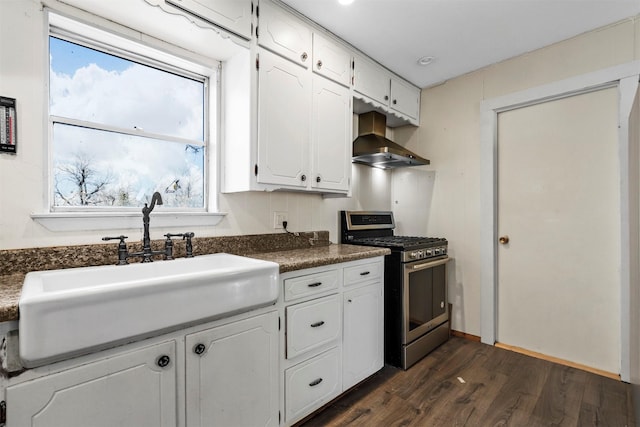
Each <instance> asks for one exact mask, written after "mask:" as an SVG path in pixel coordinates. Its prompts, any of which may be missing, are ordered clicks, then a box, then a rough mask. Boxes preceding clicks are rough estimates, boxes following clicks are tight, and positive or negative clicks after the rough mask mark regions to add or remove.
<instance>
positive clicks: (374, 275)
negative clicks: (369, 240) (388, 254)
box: [344, 262, 384, 286]
mask: <svg viewBox="0 0 640 427" xmlns="http://www.w3.org/2000/svg"><path fill="white" fill-rule="evenodd" d="M383 272H384V263H383V262H372V263H369V264H360V265H355V266H353V267H346V268H345V269H344V285H345V286H349V285H353V284H355V283H360V282H365V281H370V280H379V279H381V278H382V274H383Z"/></svg>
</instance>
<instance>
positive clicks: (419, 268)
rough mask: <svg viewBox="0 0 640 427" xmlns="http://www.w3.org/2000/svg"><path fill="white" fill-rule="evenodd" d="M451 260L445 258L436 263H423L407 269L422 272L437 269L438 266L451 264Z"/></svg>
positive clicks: (409, 266) (410, 265)
mask: <svg viewBox="0 0 640 427" xmlns="http://www.w3.org/2000/svg"><path fill="white" fill-rule="evenodd" d="M449 260H450V258H444V259H439V260H436V261H429V262H423V263H421V264H413V265H412V264H409V265H407V267H408V268H410V269H411V270H422V269H425V268H431V267H437V266H438V265H442V264H446V263H448V262H449Z"/></svg>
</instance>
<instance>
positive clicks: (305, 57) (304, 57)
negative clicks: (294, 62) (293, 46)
mask: <svg viewBox="0 0 640 427" xmlns="http://www.w3.org/2000/svg"><path fill="white" fill-rule="evenodd" d="M308 57H309V55H307V52H302V55H300V59H302V62H304V61H306V60H307V58H308Z"/></svg>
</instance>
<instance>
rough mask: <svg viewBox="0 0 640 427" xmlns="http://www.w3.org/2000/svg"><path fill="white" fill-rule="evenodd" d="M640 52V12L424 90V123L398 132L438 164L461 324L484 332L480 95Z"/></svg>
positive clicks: (442, 219)
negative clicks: (482, 328)
mask: <svg viewBox="0 0 640 427" xmlns="http://www.w3.org/2000/svg"><path fill="white" fill-rule="evenodd" d="M637 59H640V17H636V18H630V19H627V20H624V21H621V22H619V23H617V24H614V25H610V26H608V27H605V28H602V29H599V30H596V31H592V32H589V33H586V34H583V35H580V36H577V37H575V38H572V39H569V40H566V41H564V42H561V43H557V44H555V45H552V46H549V47H546V48H543V49H540V50H537V51H533V52H530V53H527V54H525V55H522V56H519V57H516V58H513V59H510V60H507V61H504V62H502V63H499V64H495V65H492V66H490V67H487V68H484V69H481V70H478V71H475V72H473V73H470V74H467V75H464V76H461V77H458V78H456V79H452V80H450V81H448V82H446V83H444V84H442V85H439V86H436V87H433V88H430V89H425V90H423V92H422V110H421V126H420V128H418V129H401V130H397V131H396V133H395V135H396V139H397V140H398V142H400V143H402V144H406V145H407V146H408V147H409V148H410V149H411V148H412V149H415V150H416V151H418V152H420V153H425V154H426V156H427V157H428V158H429V159H431V165H430V166H429V167H425V168H427V169H432V170H435V174H436V179H435V185H434V194H433V197H432V200H431V211H430V213H429V220H428V224H429V227H428V230H427V231H428V233H429V234H431V235H439V236H446V237H447V238H448V239H449V249H450V254H451V256H452V257H453V258H454V262H453V263H452V266H453V268H452V269H451V271H450V276H449V292H450V296H449V301H450V302H451V303H453V304H454V313H453V322H452V323H453V325H452V327H453V328H454V329H456V330H460V331H464V332H466V333H469V334H474V335H480V259H481V256H480V214H481V193H480V182H479V181H480V166H481V165H480V102H481V101H482V100H484V99H490V98H493V97H497V96H501V95H506V94H509V93H513V92H516V91H520V90H524V89H528V88H532V87H535V86H539V85H542V84H545V83H551V82H554V81H558V80H561V79H565V78H569V77H573V76H577V75H580V74H584V73H588V72H591V71H595V70H599V69H602V68H607V67H610V66H614V65H618V64H623V63H626V62H629V61H633V60H637Z"/></svg>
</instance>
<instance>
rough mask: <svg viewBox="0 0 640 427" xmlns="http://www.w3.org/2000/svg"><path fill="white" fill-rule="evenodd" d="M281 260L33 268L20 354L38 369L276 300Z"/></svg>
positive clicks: (207, 258)
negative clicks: (36, 269) (49, 269)
mask: <svg viewBox="0 0 640 427" xmlns="http://www.w3.org/2000/svg"><path fill="white" fill-rule="evenodd" d="M277 298H278V264H275V263H272V262H268V261H261V260H257V259H252V258H246V257H241V256H236V255H230V254H224V253H220V254H214V255H202V256H197V257H194V258H181V259H177V260H173V261H156V262H152V263H138V264H129V265H124V266H115V265H114V266H100V267H85V268H72V269H64V270H51V271H37V272H32V273H28V274H27V275H26V277H25V279H24V285H23V288H22V295H21V296H20V303H19V307H20V329H19V341H20V357H21V358H22V361H23V364H24V365H25V366H26V367H34V366H39V365H43V364H45V363H50V362H54V361H58V360H62V359H66V358H68V357H72V356H77V355H80V354H85V353H89V352H92V351H95V350H99V349H103V348H107V347H111V346H114V345H117V344H120V343H124V342H130V341H133V339H134V338H136V339H137V338H144V337H146V336H151V335H153V334H157V333H159V332H161V331H165V330H170V329H177V327H178V326H183V325H185V326H186V325H190V324H195V323H198V322H201V321H204V320H210V319H214V318H219V317H223V316H226V315H232V314H237V313H240V312H242V311H248V310H251V309H254V308H257V307H261V306H266V305H269V304H273V303H274V302H275V301H276V299H277Z"/></svg>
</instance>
